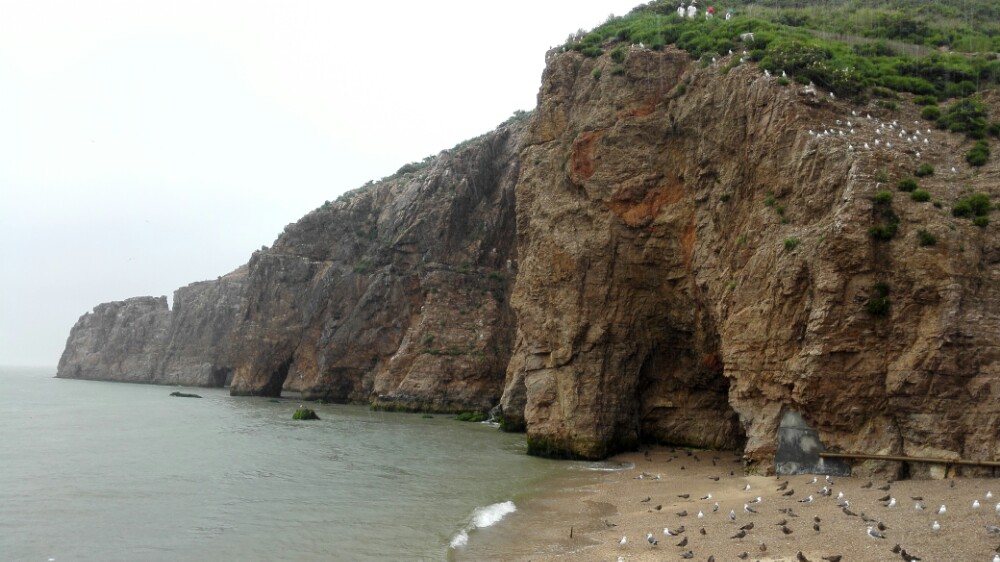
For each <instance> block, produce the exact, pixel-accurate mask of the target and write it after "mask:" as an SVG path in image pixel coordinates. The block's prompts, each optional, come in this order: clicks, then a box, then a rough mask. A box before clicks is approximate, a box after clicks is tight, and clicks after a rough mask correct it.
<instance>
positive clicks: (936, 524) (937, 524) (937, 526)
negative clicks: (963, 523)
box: [931, 521, 941, 531]
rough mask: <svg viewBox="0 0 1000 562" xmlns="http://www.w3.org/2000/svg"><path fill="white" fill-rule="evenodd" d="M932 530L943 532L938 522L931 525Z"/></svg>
mask: <svg viewBox="0 0 1000 562" xmlns="http://www.w3.org/2000/svg"><path fill="white" fill-rule="evenodd" d="M931 530H932V531H940V530H941V524H940V523H938V522H937V521H935V522H933V523H931Z"/></svg>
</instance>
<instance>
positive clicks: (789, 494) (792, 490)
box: [781, 488, 795, 497]
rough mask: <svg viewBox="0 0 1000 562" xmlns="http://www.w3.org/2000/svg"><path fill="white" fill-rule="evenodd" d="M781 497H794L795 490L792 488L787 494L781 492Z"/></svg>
mask: <svg viewBox="0 0 1000 562" xmlns="http://www.w3.org/2000/svg"><path fill="white" fill-rule="evenodd" d="M781 495H782V496H785V497H789V496H794V495H795V489H794V488H793V489H791V490H788V491H787V492H782V493H781Z"/></svg>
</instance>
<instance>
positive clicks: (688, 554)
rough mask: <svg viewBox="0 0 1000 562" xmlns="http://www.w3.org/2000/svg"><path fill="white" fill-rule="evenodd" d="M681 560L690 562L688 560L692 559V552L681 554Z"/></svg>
mask: <svg viewBox="0 0 1000 562" xmlns="http://www.w3.org/2000/svg"><path fill="white" fill-rule="evenodd" d="M681 558H683V559H685V560H690V559H692V558H694V552H692V551H690V550H689V551H687V552H685V553H684V554H681Z"/></svg>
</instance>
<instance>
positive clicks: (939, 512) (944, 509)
mask: <svg viewBox="0 0 1000 562" xmlns="http://www.w3.org/2000/svg"><path fill="white" fill-rule="evenodd" d="M946 511H948V508H946V507H945V506H944V504H941V507H939V508H937V514H938V515H942V514H944V513H945V512H946Z"/></svg>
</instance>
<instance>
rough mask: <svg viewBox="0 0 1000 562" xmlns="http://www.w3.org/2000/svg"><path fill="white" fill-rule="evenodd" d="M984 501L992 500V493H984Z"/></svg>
mask: <svg viewBox="0 0 1000 562" xmlns="http://www.w3.org/2000/svg"><path fill="white" fill-rule="evenodd" d="M986 499H988V500H989V499H993V492H986Z"/></svg>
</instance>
